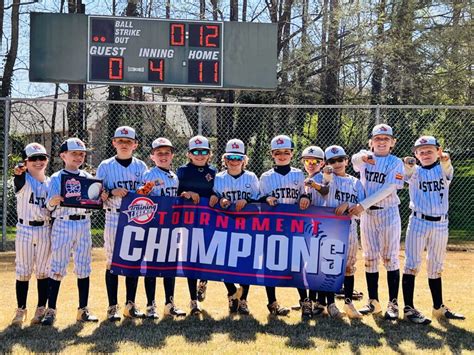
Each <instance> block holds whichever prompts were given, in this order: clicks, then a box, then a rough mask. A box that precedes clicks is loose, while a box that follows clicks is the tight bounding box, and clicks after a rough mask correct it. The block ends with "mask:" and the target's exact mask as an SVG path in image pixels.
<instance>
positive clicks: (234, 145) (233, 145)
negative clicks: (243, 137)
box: [232, 143, 240, 149]
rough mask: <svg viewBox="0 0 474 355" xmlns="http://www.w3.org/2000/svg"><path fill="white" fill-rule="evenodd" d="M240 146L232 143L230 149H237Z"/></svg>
mask: <svg viewBox="0 0 474 355" xmlns="http://www.w3.org/2000/svg"><path fill="white" fill-rule="evenodd" d="M239 148H240V146H239V145H238V144H237V143H232V149H239Z"/></svg>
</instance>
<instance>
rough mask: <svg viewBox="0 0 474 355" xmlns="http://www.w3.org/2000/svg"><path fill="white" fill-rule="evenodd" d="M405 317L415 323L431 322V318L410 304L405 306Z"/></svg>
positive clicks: (424, 323) (426, 323)
mask: <svg viewBox="0 0 474 355" xmlns="http://www.w3.org/2000/svg"><path fill="white" fill-rule="evenodd" d="M403 318H404V319H406V320H408V321H410V322H412V323H415V324H423V325H428V324H430V323H431V319H428V318H426V317H425V316H424V315H423V314H422V313H421V312H420V311H418V310H417V309H415V308H413V307H410V306H405V307H404V308H403Z"/></svg>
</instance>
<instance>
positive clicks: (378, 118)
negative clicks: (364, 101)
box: [375, 105, 380, 125]
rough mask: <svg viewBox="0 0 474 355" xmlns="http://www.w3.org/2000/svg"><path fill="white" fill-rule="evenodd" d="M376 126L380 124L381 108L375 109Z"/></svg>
mask: <svg viewBox="0 0 474 355" xmlns="http://www.w3.org/2000/svg"><path fill="white" fill-rule="evenodd" d="M375 124H376V125H378V124H380V106H379V105H377V107H375Z"/></svg>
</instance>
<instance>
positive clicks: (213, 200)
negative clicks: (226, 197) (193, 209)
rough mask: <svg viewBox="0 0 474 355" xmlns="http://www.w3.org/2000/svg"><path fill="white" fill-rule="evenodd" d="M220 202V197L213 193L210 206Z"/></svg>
mask: <svg viewBox="0 0 474 355" xmlns="http://www.w3.org/2000/svg"><path fill="white" fill-rule="evenodd" d="M217 202H219V198H218V197H217V196H216V195H212V196H211V198H210V199H209V207H214V206H215V205H216V203H217Z"/></svg>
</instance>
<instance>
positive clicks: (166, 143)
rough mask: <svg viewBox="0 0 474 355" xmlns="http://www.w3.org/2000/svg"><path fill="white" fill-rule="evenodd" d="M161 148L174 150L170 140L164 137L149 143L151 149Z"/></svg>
mask: <svg viewBox="0 0 474 355" xmlns="http://www.w3.org/2000/svg"><path fill="white" fill-rule="evenodd" d="M161 147H170V148H172V149H174V147H173V144H172V143H171V142H170V140H169V139H167V138H164V137H160V138H156V139H155V140H154V141H153V142H152V143H151V149H155V148H161Z"/></svg>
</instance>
